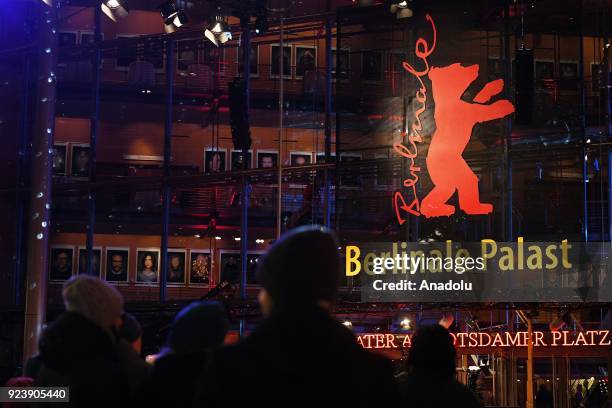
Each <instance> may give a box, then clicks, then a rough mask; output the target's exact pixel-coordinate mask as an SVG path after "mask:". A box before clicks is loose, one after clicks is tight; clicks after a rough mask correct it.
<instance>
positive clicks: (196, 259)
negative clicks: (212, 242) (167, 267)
mask: <svg viewBox="0 0 612 408" xmlns="http://www.w3.org/2000/svg"><path fill="white" fill-rule="evenodd" d="M211 278H212V256H211V253H210V250H204V249H198V250H195V249H192V250H191V251H189V285H190V286H195V285H210V282H211Z"/></svg>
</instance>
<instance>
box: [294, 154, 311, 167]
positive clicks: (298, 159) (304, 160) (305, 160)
mask: <svg viewBox="0 0 612 408" xmlns="http://www.w3.org/2000/svg"><path fill="white" fill-rule="evenodd" d="M289 157H290V158H291V166H306V165H308V164H310V163H311V162H312V154H311V153H310V152H290V153H289Z"/></svg>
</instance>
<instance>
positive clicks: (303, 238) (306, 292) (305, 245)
mask: <svg viewBox="0 0 612 408" xmlns="http://www.w3.org/2000/svg"><path fill="white" fill-rule="evenodd" d="M337 248H338V241H337V240H336V238H335V236H334V234H333V233H332V232H331V231H329V230H327V229H326V228H324V227H321V226H304V227H299V228H296V229H293V230H291V231H290V232H288V233H287V234H285V235H284V236H283V237H281V239H279V240H278V241H277V242H275V243H274V245H272V247H271V248H270V250H269V251H268V253H267V254H266V255H264V257H263V258H262V260H261V261H260V262H259V270H258V275H259V281H260V282H261V284H262V285H263V287H264V288H265V289H266V290H267V291H268V293H269V294H270V297H271V298H272V302H273V303H274V305H276V306H282V307H286V306H306V305H310V304H315V303H316V302H317V301H319V300H330V301H331V300H333V299H334V297H335V296H336V292H337V290H338V281H339V276H340V259H339V256H338V249H337Z"/></svg>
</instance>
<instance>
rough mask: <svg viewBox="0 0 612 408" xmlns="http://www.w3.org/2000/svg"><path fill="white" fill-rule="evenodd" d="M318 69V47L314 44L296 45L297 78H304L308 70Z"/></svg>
mask: <svg viewBox="0 0 612 408" xmlns="http://www.w3.org/2000/svg"><path fill="white" fill-rule="evenodd" d="M316 69H317V47H315V46H312V45H296V46H295V78H296V79H302V78H304V75H306V72H308V71H316Z"/></svg>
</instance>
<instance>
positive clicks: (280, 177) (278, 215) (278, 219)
mask: <svg viewBox="0 0 612 408" xmlns="http://www.w3.org/2000/svg"><path fill="white" fill-rule="evenodd" d="M284 31H285V19H284V17H282V16H281V18H280V51H279V52H280V58H279V61H280V62H279V65H280V67H279V71H278V72H279V73H280V85H279V95H278V112H279V114H278V160H277V161H276V165H277V167H278V174H277V176H278V177H277V183H278V197H277V199H276V239H279V238H280V235H281V231H282V229H283V226H282V215H281V214H282V207H283V127H284V126H283V115H284V113H285V109H284V104H285V101H284V95H283V93H284V89H283V82H284V78H283V77H284V76H285V73H284V72H283V66H284V60H285V58H284V56H285V52H284V50H285V48H284V47H285V38H284Z"/></svg>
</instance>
